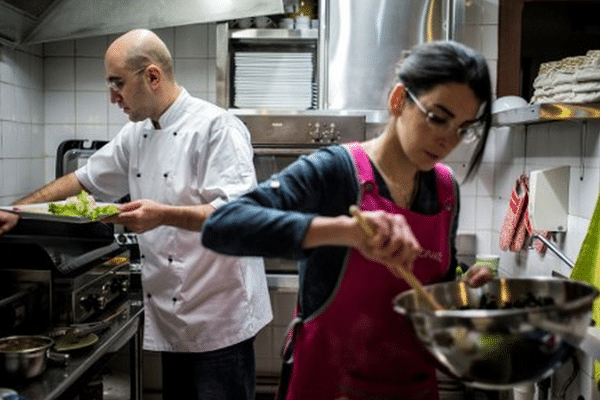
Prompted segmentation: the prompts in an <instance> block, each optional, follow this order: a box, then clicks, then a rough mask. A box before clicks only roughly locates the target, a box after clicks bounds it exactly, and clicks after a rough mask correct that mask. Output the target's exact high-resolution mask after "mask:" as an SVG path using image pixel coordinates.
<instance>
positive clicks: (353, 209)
mask: <svg viewBox="0 0 600 400" xmlns="http://www.w3.org/2000/svg"><path fill="white" fill-rule="evenodd" d="M350 215H352V216H353V217H354V218H356V219H357V221H358V223H359V224H360V226H361V228H362V229H363V231H364V232H365V233H366V234H367V235H368V236H369V237H371V236H373V235H374V234H375V233H374V232H373V229H371V227H370V226H369V224H368V223H367V220H366V219H365V217H363V215H362V213H361V212H360V209H359V208H358V207H357V206H356V205H351V206H350ZM388 268H389V269H390V270H392V271H394V272H395V273H397V274H398V275H400V277H401V278H402V279H404V281H405V282H406V283H408V285H409V286H410V287H411V288H413V289H414V290H415V291H416V292H417V293H418V294H420V295H421V296H422V297H424V298H425V300H426V301H427V303H429V305H430V306H431V308H433V309H434V310H436V311H437V310H443V309H444V307H442V306H441V305H440V304H439V303H438V302H437V301H435V299H434V298H433V296H432V295H431V293H429V292H427V291H426V290H425V287H424V286H423V284H422V283H421V282H420V281H419V280H418V279H417V277H416V276H415V275H414V274H413V273H412V272H411V271H409V270H407V269H404V268H402V267H400V266H399V267H394V266H388Z"/></svg>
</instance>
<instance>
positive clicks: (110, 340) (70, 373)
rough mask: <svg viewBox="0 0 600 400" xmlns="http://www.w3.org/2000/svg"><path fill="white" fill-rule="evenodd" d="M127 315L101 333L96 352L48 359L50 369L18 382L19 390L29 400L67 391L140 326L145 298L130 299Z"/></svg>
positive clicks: (46, 399) (48, 399) (45, 399)
mask: <svg viewBox="0 0 600 400" xmlns="http://www.w3.org/2000/svg"><path fill="white" fill-rule="evenodd" d="M126 305H128V306H129V314H128V316H127V319H126V320H124V321H120V322H117V323H115V325H114V326H112V327H110V328H109V329H108V330H107V331H106V332H103V333H102V334H100V335H99V336H100V340H99V341H98V343H96V344H95V345H94V346H95V347H94V349H93V352H92V353H87V352H83V353H82V354H81V356H74V357H72V358H71V359H70V360H69V361H68V362H67V363H66V365H65V366H57V365H55V364H54V363H52V362H49V363H48V367H47V369H46V371H45V372H44V373H43V374H42V375H41V376H40V377H38V378H35V379H34V380H32V381H31V382H28V384H27V385H24V386H17V387H16V388H15V390H17V391H18V392H19V394H21V395H23V396H25V397H27V399H28V400H53V399H57V398H59V397H60V396H61V395H62V394H64V393H65V392H66V391H67V390H68V389H69V387H71V386H72V385H73V384H74V383H76V382H77V380H78V379H79V378H81V377H82V376H83V375H84V374H85V372H86V371H87V370H88V369H90V368H91V367H92V366H93V365H94V364H95V363H96V362H97V361H99V360H100V359H101V358H102V357H103V356H104V355H106V354H109V353H111V352H114V351H117V350H118V349H119V348H120V347H122V346H123V345H125V344H126V343H127V342H128V341H129V339H131V338H132V337H133V336H134V335H135V334H136V333H137V332H138V330H139V328H140V321H141V317H142V315H143V312H144V308H143V306H142V303H141V301H138V300H129V301H128V303H126Z"/></svg>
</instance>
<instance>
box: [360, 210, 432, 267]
mask: <svg viewBox="0 0 600 400" xmlns="http://www.w3.org/2000/svg"><path fill="white" fill-rule="evenodd" d="M361 215H362V217H363V218H364V221H365V222H366V224H367V225H368V227H369V228H370V229H371V231H372V235H369V233H367V232H365V230H364V229H363V230H362V231H363V232H362V233H363V234H362V239H361V240H359V243H358V246H357V247H358V248H359V250H360V251H361V252H362V253H363V254H364V255H365V256H366V257H368V258H370V259H372V260H374V261H377V262H380V263H382V264H385V265H387V266H388V268H390V269H391V270H392V272H394V269H395V268H403V269H405V270H411V269H412V267H413V263H414V261H415V260H416V258H417V257H418V256H419V254H420V253H421V251H422V249H421V246H420V245H419V242H418V241H417V239H416V238H415V236H414V234H413V232H412V230H411V229H410V226H409V225H408V223H407V222H406V219H405V218H404V216H403V215H400V214H390V213H387V212H385V211H363V212H361ZM394 273H395V272H394Z"/></svg>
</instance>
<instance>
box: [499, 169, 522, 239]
mask: <svg viewBox="0 0 600 400" xmlns="http://www.w3.org/2000/svg"><path fill="white" fill-rule="evenodd" d="M528 202H529V188H528V179H527V175H525V174H523V175H521V176H520V177H519V179H517V182H516V184H515V187H514V188H513V190H512V192H511V195H510V200H509V202H508V210H506V214H505V215H504V223H503V224H502V229H501V230H500V248H501V249H502V250H504V251H507V250H510V251H520V250H521V249H522V248H523V246H524V245H525V239H526V238H527V230H528V225H529V213H528V211H527V205H528Z"/></svg>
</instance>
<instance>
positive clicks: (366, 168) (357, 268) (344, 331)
mask: <svg viewBox="0 0 600 400" xmlns="http://www.w3.org/2000/svg"><path fill="white" fill-rule="evenodd" d="M349 148H350V151H351V154H352V156H353V158H354V162H355V165H356V168H357V173H358V177H359V181H360V185H361V196H360V199H359V205H360V209H361V210H364V211H373V210H385V211H388V212H392V213H399V214H402V215H404V217H405V218H406V219H407V221H408V223H409V224H410V226H411V229H412V230H413V232H414V234H415V236H416V238H417V240H418V241H419V243H420V244H421V246H422V247H423V249H424V252H423V254H422V256H421V257H420V258H419V259H418V260H417V261H416V262H415V266H414V270H413V272H414V273H415V275H416V276H417V277H418V278H419V280H420V281H421V282H423V283H424V284H431V283H435V282H439V281H441V280H442V278H443V276H444V275H445V274H446V272H447V270H448V267H449V265H450V243H449V235H450V221H451V219H452V213H453V212H454V204H455V201H454V190H453V189H454V186H453V181H452V175H451V173H450V171H449V169H448V168H447V167H445V166H443V165H441V164H438V165H436V166H435V172H436V181H437V190H438V198H439V199H440V200H439V203H440V205H441V207H440V208H441V211H440V212H439V213H437V214H435V215H422V214H417V213H414V212H411V211H410V210H407V209H404V208H401V207H398V206H397V205H396V204H395V203H393V202H391V201H389V200H387V199H385V198H383V197H381V196H379V191H378V187H377V185H376V182H375V178H374V175H373V171H372V169H371V164H370V162H369V159H368V157H367V154H366V153H365V151H364V150H363V149H362V147H361V146H360V145H359V144H358V143H353V144H351V145H350V146H349ZM407 289H408V285H407V284H406V283H405V282H404V281H403V280H401V279H399V278H396V277H395V276H394V275H393V274H392V273H391V272H389V271H388V269H387V268H386V267H385V266H383V265H381V264H378V263H375V262H373V261H370V260H368V259H366V258H365V257H363V256H362V254H361V253H360V252H359V251H357V250H351V251H350V252H349V255H348V258H347V260H346V264H345V266H344V269H343V271H342V275H341V280H340V282H339V283H338V286H337V288H336V290H335V295H333V296H332V297H331V298H330V299H329V301H328V302H327V303H326V304H325V305H324V306H323V308H322V309H321V310H320V311H319V312H317V314H316V315H315V316H311V317H310V318H308V319H307V320H305V321H303V323H301V324H300V325H299V326H298V327H297V329H296V334H295V338H294V345H293V369H292V373H291V377H290V382H289V386H288V390H287V395H286V399H287V400H319V399H323V400H333V399H338V398H348V399H352V400H354V399H357V400H358V399H403V400H410V399H423V400H436V399H438V393H437V382H436V378H435V367H434V363H433V362H432V361H431V360H432V358H431V356H430V355H429V354H428V353H427V352H426V350H425V349H424V348H423V347H422V345H421V344H420V343H419V342H418V340H417V339H416V337H415V335H414V334H413V332H412V331H411V327H410V322H409V321H407V320H406V319H405V318H404V317H402V316H401V315H399V314H397V313H396V312H395V311H394V310H393V308H392V300H393V298H394V297H395V296H396V295H398V293H400V292H402V291H404V290H407Z"/></svg>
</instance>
